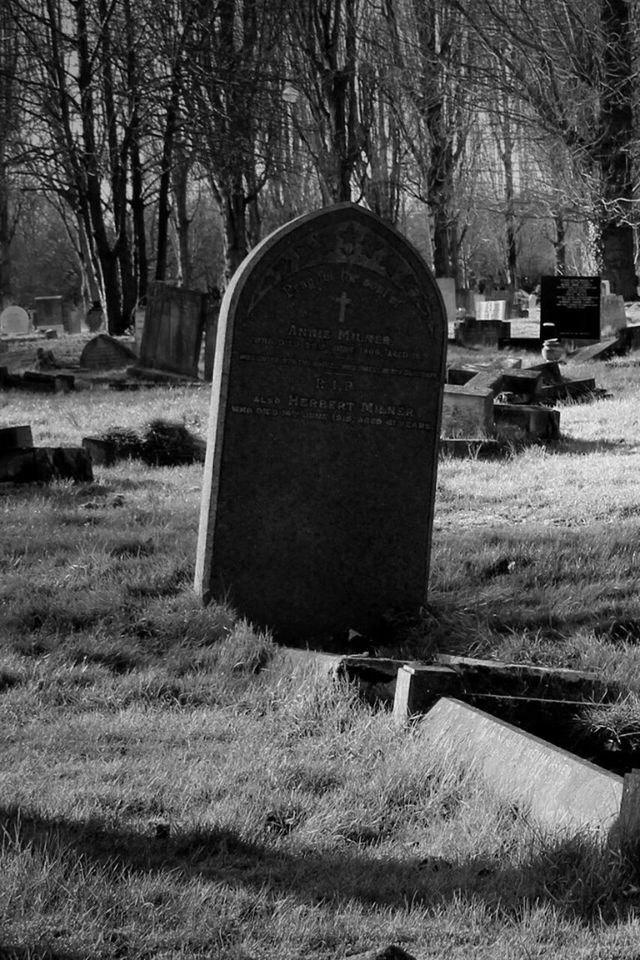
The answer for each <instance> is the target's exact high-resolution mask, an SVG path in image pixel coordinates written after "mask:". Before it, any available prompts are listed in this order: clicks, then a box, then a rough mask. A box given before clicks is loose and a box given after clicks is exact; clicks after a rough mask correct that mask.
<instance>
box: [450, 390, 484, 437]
mask: <svg viewBox="0 0 640 960" xmlns="http://www.w3.org/2000/svg"><path fill="white" fill-rule="evenodd" d="M441 433H442V436H445V437H456V436H458V437H490V436H491V435H492V434H493V390H491V389H488V388H486V389H485V388H477V389H474V388H473V387H469V386H462V387H455V386H453V385H452V384H445V387H444V395H443V401H442V425H441Z"/></svg>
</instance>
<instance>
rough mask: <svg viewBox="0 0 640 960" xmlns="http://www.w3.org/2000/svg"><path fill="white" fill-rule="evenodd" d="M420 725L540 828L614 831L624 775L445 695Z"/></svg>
mask: <svg viewBox="0 0 640 960" xmlns="http://www.w3.org/2000/svg"><path fill="white" fill-rule="evenodd" d="M420 727H421V732H422V736H423V738H424V740H425V741H427V742H428V743H430V744H433V745H434V746H436V747H438V748H441V749H442V748H444V749H446V750H448V751H449V752H450V753H451V754H453V755H454V756H455V757H456V758H457V759H459V760H461V761H462V762H464V763H465V764H471V765H472V766H473V767H474V768H475V769H477V771H478V773H479V774H480V776H481V777H482V779H483V780H484V781H485V782H486V783H487V784H488V785H489V786H490V787H491V789H492V790H494V791H495V793H496V794H497V795H498V796H500V797H502V798H503V799H504V800H506V801H508V802H511V803H515V804H517V805H518V807H519V808H521V809H524V810H526V811H527V812H528V813H529V815H530V816H531V818H532V819H533V820H534V821H535V822H536V823H537V824H538V825H539V826H541V827H544V828H548V829H552V830H557V829H560V830H563V831H573V830H581V829H585V828H588V829H599V830H609V829H610V828H611V827H613V826H614V824H615V823H616V822H617V820H618V816H619V812H620V804H621V801H622V788H623V778H622V777H619V776H617V775H616V774H613V773H609V771H607V770H603V769H602V768H601V767H597V766H596V765H595V764H593V763H589V761H587V760H582V759H580V758H579V757H576V756H574V755H573V754H571V753H568V752H567V751H566V750H561V749H560V748H559V747H555V746H553V745H552V744H550V743H547V742H546V741H544V740H540V739H539V738H538V737H535V736H533V735H532V734H529V733H525V732H524V731H523V730H519V729H518V728H517V727H514V726H512V725H511V724H509V723H505V722H503V721H502V720H497V719H496V718H495V717H492V716H490V715H489V714H488V713H484V712H483V711H482V710H478V709H476V708H475V707H470V706H468V705H467V704H465V703H461V702H460V701H459V700H454V699H452V698H443V699H442V700H439V701H438V702H437V703H436V705H435V706H434V707H433V708H432V710H431V711H430V712H429V713H428V714H427V715H426V717H425V718H424V720H422V722H421V724H420Z"/></svg>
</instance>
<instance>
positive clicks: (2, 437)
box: [0, 424, 33, 453]
mask: <svg viewBox="0 0 640 960" xmlns="http://www.w3.org/2000/svg"><path fill="white" fill-rule="evenodd" d="M31 447H33V435H32V433H31V426H30V425H29V424H26V425H24V426H19V427H1V428H0V451H2V452H3V453H4V452H5V451H7V450H23V449H29V448H31Z"/></svg>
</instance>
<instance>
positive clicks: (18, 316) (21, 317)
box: [0, 305, 31, 333]
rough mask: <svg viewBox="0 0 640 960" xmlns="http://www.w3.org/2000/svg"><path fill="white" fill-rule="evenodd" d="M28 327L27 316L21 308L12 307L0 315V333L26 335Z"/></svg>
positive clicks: (29, 322) (29, 324)
mask: <svg viewBox="0 0 640 960" xmlns="http://www.w3.org/2000/svg"><path fill="white" fill-rule="evenodd" d="M30 327H31V321H30V320H29V314H28V313H27V311H26V310H25V309H23V307H18V306H15V305H12V306H10V307H5V308H4V310H3V311H2V313H0V333H28V332H29V328H30Z"/></svg>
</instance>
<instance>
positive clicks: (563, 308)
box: [540, 277, 600, 340]
mask: <svg viewBox="0 0 640 960" xmlns="http://www.w3.org/2000/svg"><path fill="white" fill-rule="evenodd" d="M547 323H553V324H555V327H556V331H557V335H558V337H559V338H560V339H561V340H598V339H599V338H600V278H599V277H542V279H541V282H540V339H543V336H542V328H543V326H544V324H547Z"/></svg>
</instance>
